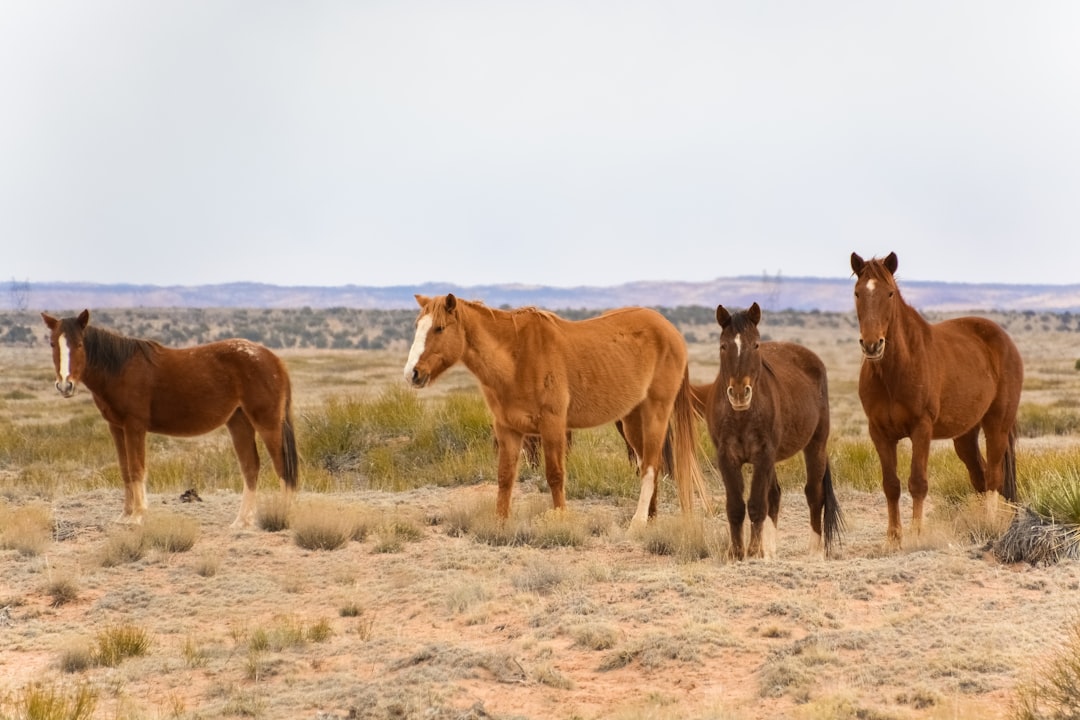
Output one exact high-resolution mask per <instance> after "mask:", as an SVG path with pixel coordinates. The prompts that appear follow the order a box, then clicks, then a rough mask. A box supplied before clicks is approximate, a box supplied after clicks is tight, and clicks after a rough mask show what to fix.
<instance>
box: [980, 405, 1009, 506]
mask: <svg viewBox="0 0 1080 720" xmlns="http://www.w3.org/2000/svg"><path fill="white" fill-rule="evenodd" d="M1010 426H1011V425H1002V424H1000V423H995V424H994V425H993V426H992V427H991V426H988V424H987V423H986V421H985V419H984V421H983V433H984V434H985V435H986V480H985V488H986V496H985V500H986V518H987V519H988V520H991V521H993V519H994V517H995V516H996V515H997V510H998V498H999V496H1001V495H1004V496H1005V498H1006V500H1010V499H1014V498H1009V492H1008V490H1007V489H1006V488H1005V462H1006V457H1007V456H1008V454H1009V452H1010V450H1011V449H1012V444H1011V440H1010V437H1009V435H1010V433H1009V427H1010Z"/></svg>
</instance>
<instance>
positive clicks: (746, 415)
mask: <svg viewBox="0 0 1080 720" xmlns="http://www.w3.org/2000/svg"><path fill="white" fill-rule="evenodd" d="M716 321H717V322H718V323H719V324H720V328H721V332H720V369H719V371H718V372H717V375H716V381H715V382H713V384H712V386H711V387H710V388H709V390H708V394H707V395H706V397H705V402H704V413H705V418H706V421H707V422H708V426H709V435H710V436H711V437H712V441H713V445H715V446H716V462H717V466H718V467H719V469H720V475H721V477H722V478H723V480H724V489H725V491H726V498H727V503H726V511H727V518H728V528H729V529H730V532H731V554H732V556H733V557H734V558H735V559H736V560H742V559H743V522H744V519H745V517H746V515H747V514H749V516H750V544H749V546H748V548H747V550H746V553H747V554H748V555H749V556H750V557H764V558H766V559H772V558H775V557H776V524H777V520H778V518H779V515H780V483H779V482H778V480H777V477H776V463H777V462H779V461H781V460H786V459H787V458H789V457H792V456H793V455H795V453H797V452H799V451H800V450H801V451H802V454H803V460H804V461H805V464H806V485H805V487H804V492H805V494H806V502H807V505H808V506H809V508H810V529H811V531H812V533H813V534H812V535H811V551H814V552H817V553H821V552H822V550H824V555H825V556H831V555H832V551H833V548H834V546H835V543H836V542H837V541H838V540H839V537H840V533H841V531H842V530H843V515H842V513H841V511H840V505H839V503H838V502H837V500H836V495H835V494H834V493H833V483H832V473H831V471H830V469H829V457H828V451H827V447H826V446H827V444H828V440H829V387H828V378H827V377H826V373H825V365H824V363H822V362H821V359H820V358H819V357H818V356H817V355H815V354H814V353H813V352H812V351H810V350H809V349H807V348H805V347H803V346H801V345H796V344H794V343H788V342H762V341H761V336H760V333H759V331H758V327H757V326H758V323H759V322H760V321H761V308H760V307H759V306H758V304H757V303H754V304H753V305H751V306H750V308H749V309H747V310H744V311H741V312H736V313H734V314H732V313H730V312H729V311H728V310H727V309H726V308H725V307H724V306H723V305H719V306H718V307H717V308H716ZM700 392H701V389H700V388H699V390H698V393H699V394H700ZM746 464H749V465H751V466H752V467H753V474H752V478H751V481H750V493H749V503H747V502H746V501H745V500H744V499H743V495H744V491H745V487H744V481H743V466H744V465H746ZM766 518H768V522H766Z"/></svg>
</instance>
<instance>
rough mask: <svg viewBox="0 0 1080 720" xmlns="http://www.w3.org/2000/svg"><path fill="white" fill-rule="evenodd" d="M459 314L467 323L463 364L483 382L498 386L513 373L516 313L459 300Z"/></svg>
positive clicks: (508, 379)
mask: <svg viewBox="0 0 1080 720" xmlns="http://www.w3.org/2000/svg"><path fill="white" fill-rule="evenodd" d="M458 307H459V315H460V317H461V322H462V323H463V325H464V326H465V353H464V354H463V355H462V357H461V362H462V364H464V365H465V367H466V368H468V369H469V372H471V373H472V374H473V375H475V376H476V378H477V379H478V380H479V381H480V383H481V384H482V385H486V386H497V385H501V384H504V383H507V382H510V381H511V379H512V376H513V357H512V351H513V348H514V346H515V345H516V342H517V325H516V321H515V318H514V316H513V314H511V313H509V312H506V311H505V310H495V309H493V308H489V307H485V306H483V305H477V304H474V303H469V302H461V303H459V306H458Z"/></svg>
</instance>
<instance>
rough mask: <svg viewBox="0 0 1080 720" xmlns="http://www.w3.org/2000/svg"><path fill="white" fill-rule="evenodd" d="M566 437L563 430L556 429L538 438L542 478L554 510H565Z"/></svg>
mask: <svg viewBox="0 0 1080 720" xmlns="http://www.w3.org/2000/svg"><path fill="white" fill-rule="evenodd" d="M566 435H567V433H566V430H565V429H564V428H556V429H555V430H552V431H551V432H549V433H546V434H543V435H541V436H540V448H541V449H542V450H543V451H544V476H545V477H546V478H547V484H548V489H549V490H551V506H552V507H553V508H555V509H556V510H563V509H565V508H566V445H567V442H566Z"/></svg>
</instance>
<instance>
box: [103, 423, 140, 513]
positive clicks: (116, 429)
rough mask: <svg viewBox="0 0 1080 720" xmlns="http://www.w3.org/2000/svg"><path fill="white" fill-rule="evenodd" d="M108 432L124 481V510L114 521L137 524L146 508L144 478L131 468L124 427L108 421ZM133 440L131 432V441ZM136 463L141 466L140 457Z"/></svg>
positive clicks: (131, 459)
mask: <svg viewBox="0 0 1080 720" xmlns="http://www.w3.org/2000/svg"><path fill="white" fill-rule="evenodd" d="M109 433H110V434H111V435H112V439H113V446H114V447H115V448H116V460H117V462H118V463H119V465H120V479H121V480H123V482H124V510H123V512H121V513H120V516H119V517H117V518H116V522H118V523H132V524H139V523H141V522H142V514H143V511H145V510H146V490H145V486H143V485H142V483H143V482H144V479H143V478H142V477H141V475H139V474H136V472H135V471H134V470H133V458H132V457H131V456H129V454H128V447H129V444H128V438H127V436H126V434H125V432H124V428H123V427H121V426H120V425H113V424H112V423H109ZM134 441H135V436H134V434H133V435H132V442H134ZM138 464H139V467H141V466H142V460H141V459H140V460H139V463H138Z"/></svg>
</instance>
